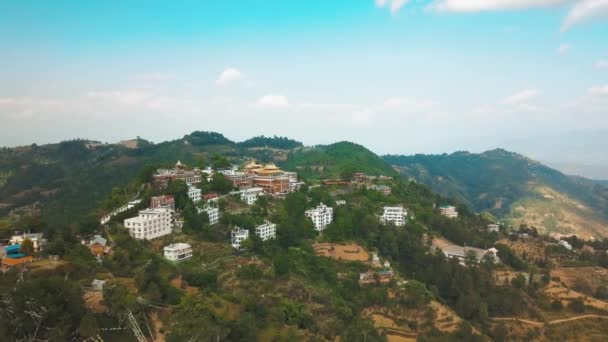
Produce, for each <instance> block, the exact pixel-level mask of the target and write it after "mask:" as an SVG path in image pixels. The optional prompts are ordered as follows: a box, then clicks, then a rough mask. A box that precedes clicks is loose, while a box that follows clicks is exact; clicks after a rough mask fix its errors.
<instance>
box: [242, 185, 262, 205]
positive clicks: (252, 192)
mask: <svg viewBox="0 0 608 342" xmlns="http://www.w3.org/2000/svg"><path fill="white" fill-rule="evenodd" d="M263 194H264V189H262V188H250V189H245V190H241V200H242V201H243V202H245V203H247V204H248V205H252V204H254V203H255V201H257V199H258V197H260V196H262V195H263Z"/></svg>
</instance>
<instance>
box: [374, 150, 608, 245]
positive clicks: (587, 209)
mask: <svg viewBox="0 0 608 342" xmlns="http://www.w3.org/2000/svg"><path fill="white" fill-rule="evenodd" d="M383 158H384V160H385V161H387V162H388V163H389V164H391V165H393V167H395V168H396V169H398V170H399V172H400V173H401V174H402V175H404V176H406V177H409V178H411V179H413V180H415V181H417V182H421V183H424V184H427V185H428V186H430V187H431V188H432V189H433V190H434V191H437V192H439V193H441V194H442V195H445V196H449V197H453V198H456V199H459V200H460V201H462V202H463V203H465V204H467V205H470V206H471V207H472V208H474V209H475V210H478V211H489V212H491V213H493V214H494V215H497V216H499V217H503V218H505V220H506V221H507V222H509V223H511V224H513V225H519V224H522V223H527V224H531V225H534V226H536V227H538V228H540V229H542V230H544V231H546V232H553V231H555V232H561V233H578V234H582V235H586V236H598V235H603V236H606V235H608V188H607V187H605V186H604V185H602V184H601V183H599V182H596V181H591V180H588V179H585V178H581V177H572V176H567V175H564V174H563V173H561V172H559V171H557V170H554V169H552V168H549V167H547V166H545V165H542V164H540V163H538V162H536V161H534V160H531V159H529V158H526V157H524V156H522V155H519V154H517V153H512V152H508V151H505V150H501V149H498V150H492V151H487V152H484V153H481V154H473V153H468V152H457V153H453V154H442V155H414V156H396V155H387V156H384V157H383Z"/></svg>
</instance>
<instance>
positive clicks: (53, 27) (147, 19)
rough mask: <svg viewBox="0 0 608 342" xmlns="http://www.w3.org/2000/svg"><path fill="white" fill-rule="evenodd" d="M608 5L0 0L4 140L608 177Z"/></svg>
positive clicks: (0, 131)
mask: <svg viewBox="0 0 608 342" xmlns="http://www.w3.org/2000/svg"><path fill="white" fill-rule="evenodd" d="M607 19H608V1H606V0H510V1H504V0H485V1H475V0H423V1H408V0H337V1H323V0H309V1H301V2H286V1H276V0H267V1H263V0H252V1H247V2H246V3H241V2H234V1H230V2H226V1H200V2H196V1H184V2H179V3H177V2H168V1H147V2H145V6H144V4H143V3H142V2H125V1H110V0H106V1H88V2H87V3H86V4H84V3H81V2H76V1H53V2H44V3H41V2H36V1H29V0H24V1H2V2H0V80H1V81H0V120H1V121H0V122H1V125H0V146H16V145H28V144H31V143H47V142H57V141H60V140H64V139H70V138H89V139H95V140H101V141H108V142H113V141H118V140H122V139H128V138H133V137H135V136H141V137H143V138H146V139H149V140H152V141H155V142H159V141H163V140H171V139H176V138H179V137H181V136H183V135H184V134H188V133H190V132H192V131H194V130H207V131H217V132H221V133H223V134H225V135H226V136H227V137H229V138H231V139H235V140H242V139H246V138H249V137H252V136H256V135H260V134H264V135H274V134H276V135H281V136H288V137H292V138H295V139H298V140H301V141H303V142H304V143H305V144H308V145H314V144H324V143H331V142H336V141H340V140H349V141H354V142H357V143H359V144H362V145H364V146H366V147H368V148H370V149H372V150H373V151H374V152H377V153H380V154H386V153H391V154H414V153H443V152H453V151H458V150H468V151H472V152H481V151H484V150H488V149H493V148H496V147H502V148H505V149H508V150H513V151H516V152H519V153H522V154H525V155H527V156H530V157H532V158H534V159H537V160H539V161H542V162H546V163H548V164H549V165H551V166H554V167H556V168H558V169H561V170H563V171H565V172H568V173H571V174H579V175H583V176H587V177H592V178H602V179H608V153H606V151H607V148H608V138H607V137H608V115H607V114H608V44H607V42H606V37H607V36H608V20H607Z"/></svg>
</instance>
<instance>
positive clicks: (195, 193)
mask: <svg viewBox="0 0 608 342" xmlns="http://www.w3.org/2000/svg"><path fill="white" fill-rule="evenodd" d="M201 194H202V192H201V189H199V188H197V187H195V186H194V185H192V184H188V197H189V198H190V200H192V203H198V202H200V201H201Z"/></svg>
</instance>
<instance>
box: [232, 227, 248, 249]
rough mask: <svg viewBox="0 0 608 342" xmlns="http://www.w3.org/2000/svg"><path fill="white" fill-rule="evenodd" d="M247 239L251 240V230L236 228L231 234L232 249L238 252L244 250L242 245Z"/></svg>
mask: <svg viewBox="0 0 608 342" xmlns="http://www.w3.org/2000/svg"><path fill="white" fill-rule="evenodd" d="M247 239H249V230H247V229H241V228H239V227H235V228H234V229H233V230H232V231H231V232H230V242H231V244H232V248H234V249H236V250H241V249H242V248H243V246H242V245H241V243H242V242H243V241H245V240H247Z"/></svg>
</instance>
